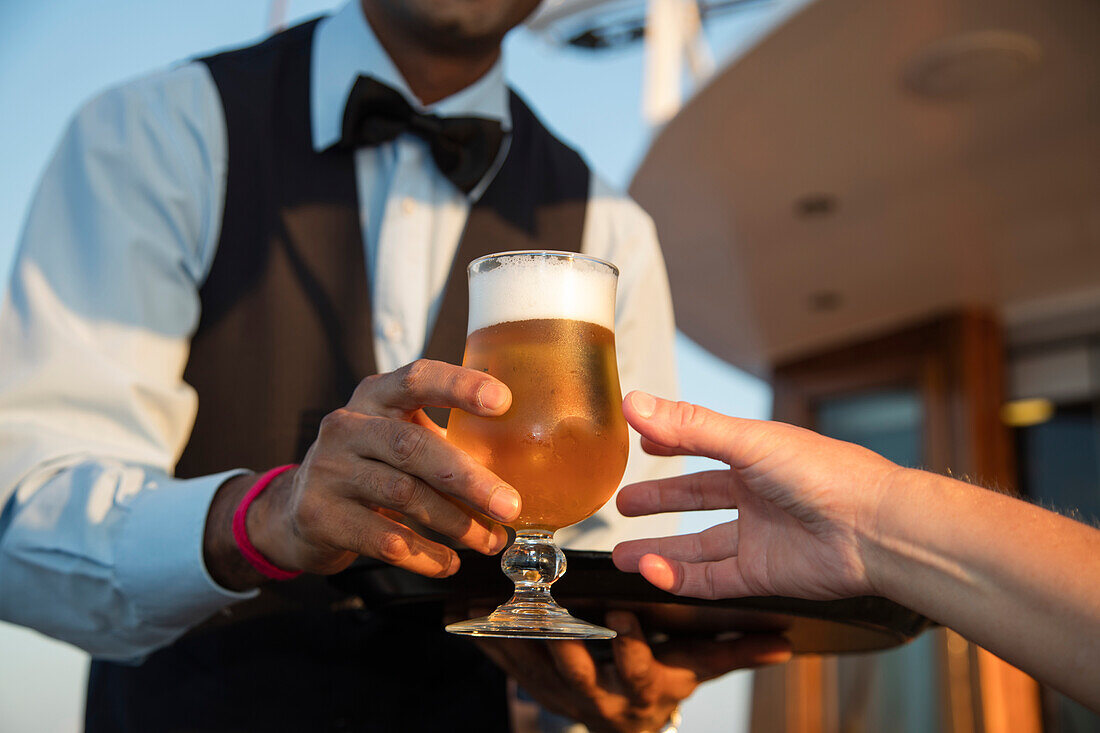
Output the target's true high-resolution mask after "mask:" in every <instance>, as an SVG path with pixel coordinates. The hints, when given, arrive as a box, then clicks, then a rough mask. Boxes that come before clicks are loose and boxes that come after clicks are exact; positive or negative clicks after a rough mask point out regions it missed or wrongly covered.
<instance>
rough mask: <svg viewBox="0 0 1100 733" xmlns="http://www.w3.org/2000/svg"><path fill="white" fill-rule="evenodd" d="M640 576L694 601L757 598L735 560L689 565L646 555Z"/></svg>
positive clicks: (639, 563)
mask: <svg viewBox="0 0 1100 733" xmlns="http://www.w3.org/2000/svg"><path fill="white" fill-rule="evenodd" d="M638 572H640V573H641V574H642V577H643V578H645V579H646V580H648V581H649V582H650V583H652V584H653V585H655V586H657V587H658V588H660V589H661V590H665V591H668V592H669V593H674V594H676V595H678V596H689V597H691V598H707V599H711V600H713V599H715V598H741V597H744V596H751V595H755V594H754V593H752V591H750V590H749V588H748V586H747V585H746V584H745V579H744V577H742V575H741V568H740V566H739V564H738V558H737V557H736V556H734V557H731V558H727V559H725V560H718V561H716V562H700V563H690V562H683V561H681V560H672V559H670V558H665V557H661V556H660V555H643V556H642V557H641V558H639V560H638Z"/></svg>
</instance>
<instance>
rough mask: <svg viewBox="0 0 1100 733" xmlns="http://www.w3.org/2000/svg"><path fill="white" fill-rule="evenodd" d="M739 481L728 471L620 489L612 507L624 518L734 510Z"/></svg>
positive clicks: (680, 477) (662, 480)
mask: <svg viewBox="0 0 1100 733" xmlns="http://www.w3.org/2000/svg"><path fill="white" fill-rule="evenodd" d="M739 480H740V479H738V478H737V475H736V474H734V473H733V472H732V471H728V470H721V471H703V472H701V473H692V474H688V475H686V476H674V477H672V478H663V479H657V480H655V481H642V482H640V483H636V484H631V485H630V486H624V487H623V488H622V490H621V491H619V495H618V497H617V498H616V499H615V504H616V506H618V508H619V511H620V512H622V513H623V515H624V516H627V517H638V516H642V515H644V514H657V513H660V512H689V511H695V510H705V509H736V508H737V495H736V491H734V488H735V486H736V485H737V482H738V481H739Z"/></svg>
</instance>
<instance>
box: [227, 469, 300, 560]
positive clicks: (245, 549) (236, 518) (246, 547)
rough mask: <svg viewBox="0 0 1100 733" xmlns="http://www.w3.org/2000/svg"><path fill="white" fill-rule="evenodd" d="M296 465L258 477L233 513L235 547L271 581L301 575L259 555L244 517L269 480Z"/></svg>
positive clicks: (272, 470) (273, 470)
mask: <svg viewBox="0 0 1100 733" xmlns="http://www.w3.org/2000/svg"><path fill="white" fill-rule="evenodd" d="M297 465H298V464H296V463H291V464H290V465H287V466H279V467H278V468H273V469H271V470H270V471H268V472H267V473H265V474H264V475H263V476H260V478H259V480H258V481H256V483H254V484H253V485H252V488H251V489H249V490H248V493H247V494H245V495H244V498H243V499H241V503H240V504H239V505H238V506H237V511H236V512H234V513H233V539H235V540H237V547H239V548H240V550H241V554H242V555H244V557H245V559H246V560H248V562H249V563H250V564H251V565H252V567H254V568H256V570H257V571H258V572H260V573H263V574H264V575H265V576H266V577H268V578H271V579H272V580H291V579H292V578H297V577H298V576H299V575H301V574H302V571H301V570H298V571H296V572H293V573H292V572H290V571H289V570H283V569H282V568H279V567H276V566H275V565H272V564H271V563H270V562H268V559H267V558H266V557H264V556H263V555H261V554H260V551H259V550H257V549H256V548H255V546H253V544H252V542H251V541H250V540H249V539H248V527H247V526H246V525H245V517H247V516H248V507H249V506H251V505H252V502H253V501H254V500H255V499H256V497H257V496H259V495H260V492H261V491H263V490H264V489H266V488H267V486H268V484H270V483H271V480H272V479H273V478H275V477H276V476H278V475H279V474H280V473H282V472H284V471H289V470H290V469H292V468H296V467H297Z"/></svg>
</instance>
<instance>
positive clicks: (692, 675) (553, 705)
mask: <svg viewBox="0 0 1100 733" xmlns="http://www.w3.org/2000/svg"><path fill="white" fill-rule="evenodd" d="M607 624H608V626H611V627H612V628H613V629H615V630H616V631H617V632H618V633H619V636H618V637H617V638H615V639H614V640H613V641H612V642H611V645H612V650H613V653H614V661H610V662H607V663H606V664H602V665H601V664H597V663H596V661H595V660H594V659H593V658H592V655H591V654H590V653H589V651H588V648H587V647H586V646H585V644H584V642H580V641H547V642H543V641H526V640H520V639H516V640H504V639H478V640H477V643H478V646H480V647H481V649H482V651H484V652H485V654H486V655H487V656H488V657H489V658H490V659H492V660H493V661H494V662H496V663H497V664H498V665H499V666H500V667H501V668H502V669H503V670H504V671H505V672H507V673H508V674H509V675H511V676H512V677H514V678H515V679H516V681H517V682H518V683H519V685H520V686H521V687H522V688H523V689H524V690H526V691H527V692H528V693H530V694H531V696H532V697H534V698H535V699H536V700H538V701H539V703H540V704H542V705H543V706H544V707H545V708H546V709H548V710H550V711H552V712H555V713H557V714H559V715H564V716H565V717H567V718H570V719H572V720H576V721H578V722H580V723H584V724H585V725H586V726H587V727H588V729H589V730H590V731H591V732H592V733H604V732H605V731H607V732H613V733H641V731H657V730H660V729H661V727H662V726H663V725H664V724H665V723H667V722H668V721H669V718H670V717H671V715H672V711H673V710H675V709H676V706H677V705H679V704H680V702H681V701H683V700H685V699H686V698H687V697H688V696H689V695H691V693H692V692H693V691H694V690H695V688H696V687H698V686H699V684H700V683H702V682H706V681H707V680H709V679H713V678H715V677H720V676H721V675H724V674H726V673H727V672H730V671H732V670H735V669H741V668H743V667H753V666H758V665H762V664H775V663H778V662H785V661H787V659H789V658H790V655H791V653H790V644H789V643H788V642H787V641H786V640H785V639H783V638H782V637H779V636H771V635H756V636H744V637H741V638H740V639H735V640H732V641H705V640H678V641H677V640H673V641H668V642H664V643H661V644H657V645H655V646H653V647H650V645H649V644H648V643H647V642H646V639H645V636H644V635H643V634H642V629H641V627H640V626H639V624H638V619H637V618H636V617H635V616H634V614H631V613H627V612H625V611H612V612H611V613H609V614H608V615H607Z"/></svg>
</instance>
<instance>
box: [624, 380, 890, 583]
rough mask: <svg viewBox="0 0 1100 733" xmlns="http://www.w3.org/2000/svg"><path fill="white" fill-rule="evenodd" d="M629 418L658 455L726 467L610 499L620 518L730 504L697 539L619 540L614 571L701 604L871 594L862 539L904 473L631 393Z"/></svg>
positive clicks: (830, 443) (810, 440)
mask: <svg viewBox="0 0 1100 733" xmlns="http://www.w3.org/2000/svg"><path fill="white" fill-rule="evenodd" d="M623 411H624V413H625V414H626V418H627V421H628V422H630V424H631V425H632V426H633V427H634V428H635V429H636V430H638V432H640V433H641V434H642V447H643V448H644V449H645V451H646V452H647V453H652V454H655V455H685V454H686V455H703V456H708V457H710V458H715V459H718V460H720V461H723V462H725V463H727V464H728V465H729V469H728V470H720V471H707V472H704V473H697V474H693V475H689V476H678V477H676V478H669V479H661V480H657V481H645V482H642V483H638V484H634V485H632V486H627V487H624V488H623V489H622V490H621V491H620V492H619V496H618V499H617V504H618V507H619V511H621V512H622V513H623V514H625V515H627V516H638V515H642V514H654V513H657V512H671V511H689V510H698V509H725V508H736V509H737V510H738V517H737V519H735V520H733V521H732V522H726V523H724V524H720V525H718V526H716V527H712V528H710V529H708V530H705V531H703V532H699V533H697V534H689V535H683V536H679V537H662V538H654V539H645V540H634V541H630V542H623V543H620V544H619V545H618V546H617V547H616V548H615V552H614V554H613V557H614V560H615V565H616V566H617V567H618V568H619V569H620V570H626V571H629V572H639V571H640V572H641V573H642V575H643V576H644V577H645V578H646V579H647V580H649V581H650V582H651V583H653V584H654V585H656V586H657V587H658V588H661V589H663V590H667V591H669V592H672V593H677V594H680V595H685V596H695V597H698V598H731V597H738V596H767V595H783V596H794V597H797V598H815V599H829V598H840V597H846V596H857V595H864V594H870V593H876V592H877V590H876V588H875V582H874V579H873V573H870V572H869V567H868V558H869V552H868V550H867V547H866V538H867V537H869V536H871V533H872V532H873V528H874V526H875V513H876V511H877V510H878V507H879V504H880V502H881V501H882V500H883V497H884V496H885V493H886V489H887V487H888V485H889V483H890V481H891V478H892V477H893V476H894V475H895V474H896V473H898V472H900V471H902V470H903V469H901V468H899V467H898V466H897V465H896V464H894V463H891V462H890V461H888V460H886V459H885V458H883V457H882V456H879V455H877V454H875V453H873V452H871V451H869V450H867V449H865V448H861V447H860V446H857V445H853V444H851V443H844V442H841V441H839V440H833V439H831V438H826V437H824V436H822V435H818V434H817V433H814V432H811V431H809V430H805V429H803V428H798V427H795V426H793V425H786V424H783V423H776V422H766V421H761V420H742V419H738V418H733V417H727V416H725V415H720V414H718V413H716V412H711V411H710V410H707V409H705V408H702V407H699V406H697V405H691V404H688V403H686V402H679V403H674V402H669V401H667V400H661V399H655V398H653V397H652V396H650V395H647V394H643V393H639V392H633V393H631V394H630V395H628V396H627V399H626V400H625V401H624V403H623Z"/></svg>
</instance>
